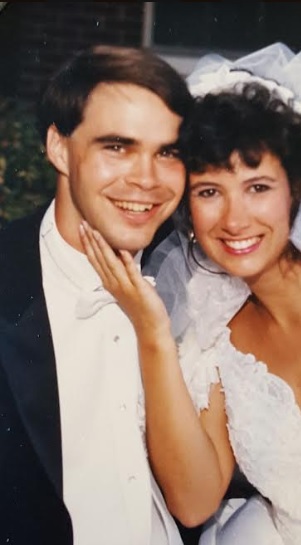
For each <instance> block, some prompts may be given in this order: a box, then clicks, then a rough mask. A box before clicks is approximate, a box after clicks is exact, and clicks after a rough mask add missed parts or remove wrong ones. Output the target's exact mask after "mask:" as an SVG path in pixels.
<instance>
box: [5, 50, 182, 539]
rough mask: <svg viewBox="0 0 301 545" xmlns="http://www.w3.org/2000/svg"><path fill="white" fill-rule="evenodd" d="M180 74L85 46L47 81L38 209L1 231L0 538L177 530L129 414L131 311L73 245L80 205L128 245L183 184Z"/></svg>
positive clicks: (133, 371)
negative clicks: (43, 198)
mask: <svg viewBox="0 0 301 545" xmlns="http://www.w3.org/2000/svg"><path fill="white" fill-rule="evenodd" d="M191 100H192V99H191V96H190V94H189V92H188V90H187V87H186V84H185V83H184V82H183V80H182V78H181V77H180V76H179V75H178V74H177V73H176V72H175V71H174V70H173V69H172V68H171V67H170V66H169V65H167V64H165V63H164V62H163V61H162V60H161V59H159V58H157V57H156V56H154V55H152V54H151V53H150V52H147V51H143V50H135V49H123V48H114V47H102V46H99V47H93V48H91V49H89V50H87V51H83V52H79V53H78V54H75V55H74V57H73V58H71V59H70V61H69V62H68V63H67V64H66V65H64V66H63V67H62V68H61V70H60V71H59V72H58V73H57V74H55V75H54V76H53V78H52V79H51V80H50V82H49V84H48V86H47V88H46V90H45V93H44V95H43V99H42V102H41V107H40V115H39V122H40V128H41V134H42V135H43V138H44V140H45V145H46V151H47V156H48V158H49V161H50V162H51V163H52V165H53V166H54V168H55V169H56V172H57V191H56V195H55V199H54V200H53V202H52V203H51V204H50V206H49V207H48V208H47V210H46V211H45V210H43V211H39V212H38V213H37V214H35V215H34V216H32V217H27V218H24V219H22V220H18V221H16V222H13V223H11V224H10V225H9V226H8V227H7V228H6V229H3V230H2V231H1V234H0V327H1V333H0V441H1V449H0V483H1V485H0V489H1V510H0V543H1V544H2V543H3V544H6V543H7V544H11V545H25V544H26V545H27V544H30V545H72V544H73V543H75V544H76V545H102V544H105V545H120V544H121V543H122V544H123V545H168V544H170V545H177V544H180V543H181V539H180V536H179V533H178V530H177V528H176V525H175V524H174V521H173V519H172V517H171V516H170V515H169V513H168V511H167V508H166V505H165V503H164V500H163V498H162V496H161V494H160V491H159V489H158V487H157V485H156V483H155V480H154V478H153V476H152V474H151V470H150V468H149V465H148V462H147V456H146V450H145V446H144V444H143V440H142V438H141V434H140V430H139V419H138V417H137V405H138V401H139V400H138V392H139V385H140V374H139V364H138V357H137V347H136V339H135V336H134V333H133V329H132V327H131V324H130V322H129V321H128V319H127V318H126V317H125V315H124V314H123V313H122V311H121V310H120V308H119V307H118V306H117V305H116V304H112V301H110V299H108V298H107V297H106V296H107V294H106V292H105V291H104V290H103V289H102V286H101V285H100V282H99V278H98V277H97V276H96V273H95V272H94V270H93V269H92V268H91V266H90V265H89V263H88V261H87V258H86V256H85V255H84V253H83V248H82V246H81V242H80V237H79V225H80V222H81V220H82V219H86V220H87V221H88V222H89V223H90V224H91V225H92V226H93V227H94V228H96V229H98V230H99V231H100V232H101V233H102V235H103V236H104V237H105V238H106V240H107V241H108V242H109V244H110V245H111V246H112V248H116V249H120V248H123V249H127V250H130V251H131V252H132V253H133V254H135V255H136V260H137V263H139V258H140V255H141V250H142V249H143V248H145V247H146V246H147V245H149V243H150V242H151V240H152V238H153V237H154V234H155V232H156V231H157V229H158V227H159V226H160V225H161V224H162V223H163V222H164V221H165V220H166V219H167V218H168V217H169V216H170V215H171V214H172V212H173V211H174V210H175V208H176V207H177V205H178V203H179V200H180V198H181V196H182V194H183V190H184V182H185V173H184V167H183V164H182V162H181V159H180V156H179V154H178V149H177V137H178V129H179V126H180V123H181V121H182V118H183V117H184V116H185V114H186V112H187V110H188V109H189V107H190V104H191Z"/></svg>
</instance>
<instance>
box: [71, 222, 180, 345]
mask: <svg viewBox="0 0 301 545" xmlns="http://www.w3.org/2000/svg"><path fill="white" fill-rule="evenodd" d="M80 235H81V240H82V244H83V247H84V250H85V252H86V255H87V257H88V260H89V261H90V263H91V265H92V266H93V267H94V269H95V271H96V272H97V273H98V275H99V276H100V278H101V281H102V283H103V287H104V288H105V289H106V290H108V291H109V292H110V293H111V294H112V295H113V296H114V297H115V299H116V300H117V302H118V303H119V305H120V307H121V308H122V309H123V311H124V312H125V313H126V314H127V316H128V317H129V319H130V320H131V322H132V323H133V326H134V328H135V330H136V333H137V335H139V334H143V336H144V340H145V339H146V338H148V337H149V338H150V340H151V339H152V338H154V336H155V335H160V333H165V331H166V330H168V331H169V329H170V322H169V317H168V314H167V311H166V308H165V306H164V304H163V302H162V300H161V298H160V297H159V295H158V294H157V292H156V290H155V289H154V287H153V286H152V285H151V284H150V282H148V281H147V280H145V279H144V278H143V276H142V275H141V273H140V271H139V270H138V268H137V266H136V264H135V262H134V259H133V257H132V255H131V254H130V252H128V251H126V250H119V251H118V254H117V255H116V253H115V252H114V251H113V250H112V248H111V247H110V246H109V245H108V244H107V242H106V241H105V239H104V238H103V237H102V236H101V235H100V233H99V232H98V231H95V230H92V229H91V227H90V226H89V225H88V224H87V222H82V224H81V226H80Z"/></svg>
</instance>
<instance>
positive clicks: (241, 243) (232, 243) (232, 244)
mask: <svg viewBox="0 0 301 545" xmlns="http://www.w3.org/2000/svg"><path fill="white" fill-rule="evenodd" d="M259 240H260V237H252V238H246V239H245V240H224V244H226V246H229V248H233V250H245V249H246V248H250V247H251V246H254V244H257V242H259Z"/></svg>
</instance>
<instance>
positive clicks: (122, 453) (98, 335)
mask: <svg viewBox="0 0 301 545" xmlns="http://www.w3.org/2000/svg"><path fill="white" fill-rule="evenodd" d="M40 249H41V260H42V271H43V286H44V291H45V296H46V302H47V309H48V313H49V318H50V324H51V331H52V336H53V340H54V349H55V356H56V363H57V375H58V386H59V396H60V413H61V426H62V451H63V484H64V500H65V502H66V505H67V507H68V509H69V511H70V514H71V518H72V522H73V529H74V545H100V544H102V543H105V544H106V545H120V544H121V543H122V544H123V545H141V544H142V543H143V545H148V544H151V545H167V543H172V545H174V544H177V545H181V543H182V541H181V539H180V536H179V533H178V531H177V529H176V526H175V524H174V521H173V520H172V518H171V517H170V515H169V514H168V512H167V509H166V506H165V504H164V501H163V498H162V496H161V495H160V492H159V490H158V488H157V487H156V484H155V483H154V481H153V478H152V476H151V474H150V469H149V465H148V462H147V457H146V453H145V450H144V445H143V441H142V437H141V433H140V429H139V426H138V418H137V400H138V397H139V392H140V391H141V388H142V386H141V378H140V372H139V364H138V355H137V347H136V338H135V334H134V331H133V328H132V326H131V323H130V321H129V320H128V318H127V317H126V316H125V315H124V313H123V312H122V311H121V310H120V308H119V307H118V305H117V304H115V303H113V304H108V305H106V306H103V307H102V308H99V309H98V311H97V312H96V313H94V314H93V313H92V316H91V317H89V318H88V319H80V318H78V317H77V315H76V307H77V304H78V298H79V296H82V293H83V292H86V293H88V292H89V291H90V292H93V291H95V290H97V289H98V288H99V285H100V281H99V277H98V275H97V274H96V273H95V271H94V270H93V268H92V267H91V266H90V264H89V263H88V260H87V259H86V257H85V256H84V255H83V254H81V253H80V252H77V251H76V250H74V249H73V248H72V247H70V246H69V245H68V244H67V243H66V242H65V241H64V240H63V239H62V238H61V237H60V235H59V233H58V231H57V228H56V226H55V220H54V205H53V203H52V205H51V207H50V208H49V209H48V211H47V212H46V215H45V217H44V219H43V222H42V225H41V237H40Z"/></svg>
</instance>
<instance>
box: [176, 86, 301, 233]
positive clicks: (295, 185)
mask: <svg viewBox="0 0 301 545" xmlns="http://www.w3.org/2000/svg"><path fill="white" fill-rule="evenodd" d="M180 147H181V148H182V153H183V157H184V162H185V165H186V167H187V171H188V173H189V172H193V173H202V172H204V171H205V170H206V169H207V168H208V167H213V168H227V169H229V170H230V171H231V169H232V168H233V165H232V164H231V156H232V154H233V152H237V153H238V154H239V156H240V158H241V160H242V161H243V162H244V163H245V164H246V165H247V166H249V167H251V168H252V167H253V168H256V167H257V166H258V165H259V163H260V161H261V158H262V155H263V154H264V153H265V152H270V153H272V154H273V155H275V156H276V157H277V158H278V159H279V161H280V163H281V165H282V167H283V168H284V170H285V171H286V174H287V176H288V180H289V184H290V189H291V194H292V198H293V204H292V208H291V223H292V222H293V220H294V219H295V217H296V214H297V210H298V207H299V204H300V200H301V115H300V114H298V113H297V112H296V111H294V109H293V107H292V106H291V105H289V104H285V103H284V102H283V101H282V100H281V99H280V97H279V95H278V94H277V93H276V92H275V91H270V90H269V89H267V88H266V87H264V86H263V85H260V84H258V83H247V84H244V85H243V86H242V87H239V88H235V87H234V88H233V89H231V90H229V91H222V92H219V93H217V94H213V93H209V94H207V95H205V96H204V97H196V98H195V103H194V107H193V108H192V110H191V113H190V115H189V116H188V117H187V118H186V119H185V120H184V122H183V124H182V126H181V129H180ZM180 210H181V212H180V215H179V220H178V221H180V222H181V223H182V225H183V223H184V224H185V228H186V229H189V228H191V225H190V220H189V211H188V187H187V188H186V191H185V194H184V197H183V199H182V203H181V205H180Z"/></svg>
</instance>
